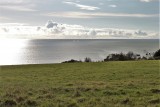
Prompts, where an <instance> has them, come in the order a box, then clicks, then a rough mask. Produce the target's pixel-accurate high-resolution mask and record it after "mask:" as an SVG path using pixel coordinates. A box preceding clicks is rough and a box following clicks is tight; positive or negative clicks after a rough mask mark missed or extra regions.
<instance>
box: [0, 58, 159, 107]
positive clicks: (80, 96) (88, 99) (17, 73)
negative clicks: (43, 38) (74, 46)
mask: <svg viewBox="0 0 160 107" xmlns="http://www.w3.org/2000/svg"><path fill="white" fill-rule="evenodd" d="M159 66H160V63H159V61H125V62H118V61H117V62H97V63H67V64H46V65H19V66H2V67H0V107H6V106H17V107H31V106H33V107H35V106H40V107H159V106H160V87H159V86H160V75H159Z"/></svg>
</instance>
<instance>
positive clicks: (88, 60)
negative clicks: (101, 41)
mask: <svg viewBox="0 0 160 107" xmlns="http://www.w3.org/2000/svg"><path fill="white" fill-rule="evenodd" d="M84 62H92V60H91V58H89V57H86V58H85V59H84Z"/></svg>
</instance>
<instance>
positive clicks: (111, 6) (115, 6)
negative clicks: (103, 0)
mask: <svg viewBox="0 0 160 107" xmlns="http://www.w3.org/2000/svg"><path fill="white" fill-rule="evenodd" d="M109 7H113V8H115V7H117V5H114V4H112V5H109Z"/></svg>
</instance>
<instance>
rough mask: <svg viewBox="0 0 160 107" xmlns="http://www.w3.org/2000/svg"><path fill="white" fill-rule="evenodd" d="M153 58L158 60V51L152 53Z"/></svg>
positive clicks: (159, 54) (159, 51)
mask: <svg viewBox="0 0 160 107" xmlns="http://www.w3.org/2000/svg"><path fill="white" fill-rule="evenodd" d="M153 57H154V58H155V59H160V49H159V50H157V51H156V52H155V53H154V55H153Z"/></svg>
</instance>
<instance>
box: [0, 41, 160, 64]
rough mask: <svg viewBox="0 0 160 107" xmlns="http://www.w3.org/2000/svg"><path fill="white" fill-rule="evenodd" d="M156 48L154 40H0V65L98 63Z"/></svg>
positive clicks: (152, 50) (143, 53) (151, 50)
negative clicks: (86, 58) (69, 62)
mask: <svg viewBox="0 0 160 107" xmlns="http://www.w3.org/2000/svg"><path fill="white" fill-rule="evenodd" d="M158 49H159V40H158V39H152V40H147V39H143V40H142V39H141V40H135V39H134V40H131V39H130V40H128V39H123V40H122V39H117V40H115V39H109V40H108V39H107V40H106V39H105V40H46V39H45V40H26V39H1V40H0V65H19V64H43V63H61V62H63V61H67V60H70V59H76V60H82V61H83V60H84V58H85V57H90V58H91V59H92V60H94V61H101V60H103V59H104V58H106V57H107V55H109V54H111V53H120V52H123V53H127V52H128V51H133V52H135V53H138V54H141V56H144V55H145V53H146V52H155V51H156V50H158Z"/></svg>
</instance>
